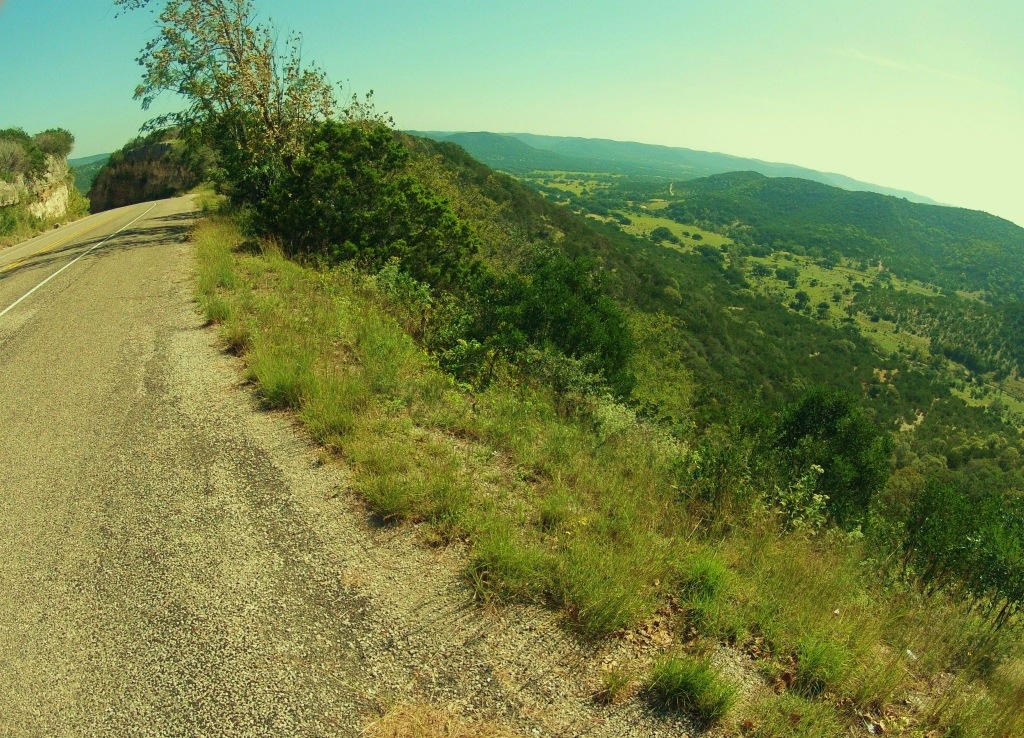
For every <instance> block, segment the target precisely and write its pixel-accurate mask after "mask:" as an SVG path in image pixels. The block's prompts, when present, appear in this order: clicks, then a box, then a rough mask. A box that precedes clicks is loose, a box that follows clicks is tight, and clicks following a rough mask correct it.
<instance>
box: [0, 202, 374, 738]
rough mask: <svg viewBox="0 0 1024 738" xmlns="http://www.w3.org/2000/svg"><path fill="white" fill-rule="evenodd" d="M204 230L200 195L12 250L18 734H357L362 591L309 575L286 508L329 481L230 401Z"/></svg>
mask: <svg viewBox="0 0 1024 738" xmlns="http://www.w3.org/2000/svg"><path fill="white" fill-rule="evenodd" d="M192 217H193V215H192V204H191V201H190V200H187V199H177V200H170V201H162V202H159V203H157V204H155V205H152V204H146V205H137V206H133V207H129V208H124V209H121V210H118V211H113V212H110V213H103V214H100V215H96V216H91V217H89V218H87V219H85V220H83V221H81V222H79V223H76V224H74V225H72V226H70V227H68V228H65V229H60V230H58V231H55V232H52V233H49V234H47V235H45V236H42V237H40V238H37V239H34V240H32V241H31V242H28V243H26V244H23V245H20V246H17V247H13V248H11V249H8V250H5V251H3V252H0V312H2V313H3V315H2V317H0V453H2V456H0V735H3V736H19V737H20V736H40V737H43V736H46V737H52V736H128V735H175V736H179V735H180V736H198V735H326V734H331V732H332V725H334V726H343V725H344V724H346V723H351V722H352V718H351V717H347V716H346V713H348V712H350V711H351V708H352V706H353V704H354V703H353V702H352V699H348V700H347V701H346V700H341V699H340V696H342V695H346V694H349V693H350V692H351V690H348V689H347V688H346V687H345V686H344V685H343V684H341V683H340V682H339V680H344V677H345V671H346V669H345V667H346V665H347V664H348V663H349V661H350V660H351V658H352V653H351V649H350V648H349V647H348V646H346V645H345V644H346V642H347V640H348V639H342V638H339V637H338V633H337V630H338V622H339V617H340V616H342V615H343V614H344V613H345V612H346V610H347V609H351V608H350V607H349V606H348V605H347V604H345V603H342V604H341V605H339V606H338V607H336V608H332V609H333V611H330V612H329V611H328V610H326V609H325V607H324V605H326V604H327V602H328V601H329V598H330V596H331V594H332V593H333V594H337V592H338V588H339V587H340V586H342V585H340V584H339V583H338V581H337V580H335V581H334V582H333V583H331V582H329V583H326V584H324V583H323V582H322V579H321V576H319V574H317V575H316V576H313V575H311V573H310V572H309V571H307V569H308V566H309V563H308V562H309V561H312V560H313V559H314V558H315V556H314V554H313V553H311V552H310V550H309V549H311V547H313V546H315V544H314V543H312V542H311V541H310V538H309V533H308V532H307V531H306V530H305V528H304V527H298V528H296V529H294V530H293V529H291V528H290V527H289V526H290V525H291V524H292V523H293V522H294V521H293V520H292V518H291V517H290V516H289V514H288V513H289V506H288V502H287V497H286V496H283V494H282V493H284V492H286V491H287V490H289V489H290V488H291V487H292V486H293V485H295V484H299V485H301V484H304V483H308V482H309V479H308V478H306V479H303V478H302V473H303V472H302V469H301V467H305V468H308V469H311V470H312V469H313V467H312V465H311V464H309V463H308V461H309V459H308V450H306V449H304V448H301V445H300V447H299V448H298V449H295V448H293V449H290V450H289V455H290V456H292V457H294V458H297V459H299V460H302V459H305V460H306V462H307V463H305V464H300V465H299V466H300V469H299V477H298V478H297V479H286V478H285V475H286V473H287V472H286V471H285V470H286V469H288V468H292V467H294V464H293V463H291V462H287V463H286V464H285V466H280V465H276V464H275V462H274V460H273V459H274V455H275V454H274V452H273V451H268V450H267V449H266V448H265V447H264V446H267V445H271V446H272V445H274V444H276V445H277V446H278V447H280V446H281V445H282V444H285V445H287V444H288V443H289V440H288V439H287V438H285V439H284V440H283V441H282V440H281V439H268V438H267V437H266V434H265V433H264V434H262V435H261V432H260V431H258V430H257V431H254V430H253V429H252V428H251V427H247V425H246V412H247V410H251V409H247V408H245V407H241V406H239V405H238V404H237V402H233V401H232V400H231V399H230V398H225V397H224V394H225V388H230V387H231V385H232V384H234V383H235V380H234V378H232V377H231V376H230V374H224V373H223V372H221V373H220V374H218V373H217V372H216V371H212V370H211V367H214V362H215V359H216V353H215V352H212V351H211V349H210V346H209V343H210V342H209V335H208V334H207V333H204V332H203V331H201V330H200V328H201V321H200V320H199V317H198V315H197V313H196V311H195V307H194V305H192V303H191V300H190V296H191V290H192V287H191V278H190V272H189V269H190V264H189V250H188V247H187V245H185V244H184V240H185V236H186V233H187V227H188V224H189V223H190V221H191V219H192ZM65 267H66V268H65ZM60 270H63V271H60ZM55 274H56V276H52V275H55ZM51 277H52V278H51ZM47 279H49V281H48V282H45V284H43V286H42V287H40V288H38V289H36V290H35V291H34V292H32V290H33V289H35V288H36V287H37V286H38V285H39V284H41V283H43V282H44V281H45V280H47ZM25 295H28V297H25ZM22 298H24V299H22ZM19 300H20V302H19ZM12 306H13V307H12ZM200 355H201V356H200ZM211 356H213V357H214V360H213V361H210V360H209V359H210V357H211ZM222 368H223V367H222ZM232 414H237V417H233V416H232ZM250 414H251V412H250ZM293 443H294V442H293ZM306 476H307V477H308V475H306ZM321 481H322V482H324V483H326V482H328V481H329V480H321ZM314 486H315V485H314ZM302 548H305V549H307V551H306V552H305V553H300V549H302ZM325 571H326V572H330V573H331V574H336V571H335V570H334V569H333V568H332V567H330V566H327V567H325ZM314 588H315V589H314ZM300 662H301V663H302V665H303V666H302V668H301V669H299V668H297V666H296V665H297V664H298V663H300ZM325 700H329V701H330V703H329V704H325ZM346 705H347V707H346Z"/></svg>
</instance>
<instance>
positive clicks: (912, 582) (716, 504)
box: [200, 124, 1024, 736]
mask: <svg viewBox="0 0 1024 738" xmlns="http://www.w3.org/2000/svg"><path fill="white" fill-rule="evenodd" d="M308 145H309V150H310V151H311V152H313V153H311V154H310V155H308V156H306V157H303V158H300V159H298V160H296V161H295V162H293V170H294V171H293V172H292V173H290V174H285V175H283V179H282V180H281V181H279V182H278V183H277V184H276V185H275V189H274V190H273V191H272V192H271V193H270V194H269V195H268V196H267V199H266V201H265V203H264V204H263V206H262V207H261V209H260V210H252V211H249V212H248V214H247V215H246V216H245V217H246V220H247V222H249V223H250V224H251V225H250V227H253V226H254V230H255V231H256V232H257V233H261V234H263V235H264V236H266V237H267V238H269V239H270V240H269V241H268V245H267V247H266V248H265V250H264V251H263V253H262V254H261V253H258V250H254V249H253V248H252V247H251V246H250V247H247V248H245V249H238V248H235V250H232V245H231V244H238V243H239V242H240V241H241V240H242V238H243V235H242V234H241V233H238V231H237V227H235V226H234V225H232V224H231V223H229V222H220V223H219V224H217V225H216V226H215V230H214V231H213V232H214V233H216V234H222V235H221V236H218V238H219V239H220V240H218V239H216V238H215V239H213V240H210V241H204V242H203V243H204V245H203V246H202V249H203V250H202V251H201V255H200V259H201V276H200V299H201V301H202V303H203V305H204V308H205V310H206V312H207V315H208V316H209V317H210V319H211V320H213V321H215V322H217V323H219V324H220V325H221V326H222V335H223V336H224V340H225V341H226V343H227V344H228V345H229V346H231V347H232V349H233V350H235V351H238V352H239V353H240V354H241V355H242V356H243V357H244V360H245V362H246V366H247V367H248V370H247V371H248V374H247V376H248V377H249V379H251V380H252V381H253V382H254V383H255V385H256V387H257V388H258V389H257V391H258V392H259V393H260V397H261V398H262V399H263V401H264V402H265V403H266V405H267V406H268V407H273V408H284V409H292V410H294V411H295V412H296V414H297V415H296V416H297V418H298V419H299V420H300V421H301V422H302V423H304V424H305V426H306V427H307V429H308V431H309V432H310V434H311V435H312V436H313V438H314V439H316V440H317V441H318V442H320V443H323V444H324V445H325V446H326V448H328V449H332V450H333V451H334V452H335V453H336V454H337V456H338V458H340V459H343V460H344V463H345V464H347V465H350V469H351V472H350V473H351V474H352V480H353V481H352V484H353V486H354V487H355V489H357V490H359V491H360V493H361V494H362V495H363V497H364V499H366V501H367V504H368V505H369V506H370V508H371V510H372V511H373V512H374V513H375V514H376V515H377V516H378V517H379V518H380V519H381V520H382V521H384V522H385V524H389V525H402V524H405V525H413V526H416V527H417V528H418V529H422V530H424V531H425V532H424V535H425V536H427V537H428V538H429V539H430V540H432V541H437V542H440V543H442V544H443V543H444V542H448V541H453V540H456V541H464V542H466V543H467V545H468V548H469V552H468V557H469V560H468V562H467V565H466V566H467V569H466V572H467V574H466V576H467V578H468V579H469V581H471V582H472V586H473V587H474V589H475V590H476V591H477V592H478V596H479V597H480V599H481V600H483V601H485V602H489V603H494V604H497V605H500V604H501V603H504V602H509V601H512V602H528V603H540V604H543V605H545V606H547V607H549V608H551V609H553V610H554V611H555V612H557V613H560V615H561V617H562V618H564V621H565V623H566V627H568V628H569V629H570V630H572V631H574V632H576V633H579V634H580V636H581V637H582V638H586V639H594V642H595V643H598V644H607V643H615V644H617V645H616V649H617V651H616V663H617V664H619V666H617V667H615V668H612V669H605V668H603V667H599V666H597V665H595V664H587V665H582V666H581V667H580V670H581V672H585V671H586V670H588V669H590V670H596V672H597V673H598V674H600V675H601V676H600V677H599V679H600V683H601V684H603V685H605V686H603V687H601V692H604V693H606V694H608V695H609V697H608V700H609V701H610V702H612V703H613V706H612V707H610V708H609V710H615V707H614V703H615V702H616V701H617V700H626V701H628V700H629V699H630V697H628V696H624V695H630V694H632V695H637V696H638V697H639V698H641V699H642V700H644V701H647V702H650V703H653V704H654V705H655V706H657V705H661V706H663V707H664V706H665V705H666V704H668V705H673V704H675V703H673V702H672V700H673V699H675V697H674V696H673V695H675V694H676V693H675V691H674V690H675V689H677V688H679V689H684V688H683V687H678V685H677V686H675V687H673V686H672V684H673V681H672V680H673V679H674V678H675V677H674V676H673V675H676V674H678V673H680V672H684V673H698V674H700V675H701V676H700V679H701V680H702V682H701V683H702V685H703V686H702V687H701V689H706V690H708V691H709V692H711V693H714V694H720V695H722V699H721V702H720V703H716V704H719V706H718V707H715V708H714V709H710V708H709V709H708V711H707V712H706V713H704V712H698V713H696V715H697V717H698V719H701V720H705V721H708V722H718V721H723V722H724V726H725V727H724V729H725V730H726V731H728V730H733V731H734V732H735V731H739V733H740V734H747V735H760V736H786V735H794V736H795V735H822V736H838V735H842V734H844V731H845V730H847V729H849V728H851V727H857V728H858V729H859V728H860V727H861V726H862V725H863V724H864V720H873V721H881V720H886V721H888V720H893V719H896V718H895V717H893V716H896V717H898V718H899V719H901V720H904V721H905V722H904V723H903V724H904V725H906V726H907V727H908V729H911V730H917V731H918V732H920V733H926V732H927V731H928V730H932V729H935V730H939V731H940V732H939V733H938V734H939V735H942V734H948V731H949V730H959V729H960V728H957V727H956V726H975V727H976V726H983V727H981V728H979V730H980V732H979V733H978V734H979V735H981V734H986V732H985V731H990V732H991V734H993V735H1011V734H1012V732H1006V731H1007V730H1009V731H1013V730H1016V728H1017V727H1019V720H1018V717H1017V712H1016V710H1015V705H1016V704H1017V701H1018V696H1019V689H1018V687H1017V686H1015V685H1017V682H1016V681H1014V680H1015V679H1016V678H1017V677H1016V676H1015V675H1016V674H1017V673H1018V672H1017V671H1014V670H1015V669H1017V668H1018V667H1017V666H1014V665H1015V664H1017V663H1018V662H1017V661H1016V659H1018V658H1019V652H1018V648H1017V646H1016V645H1014V644H1016V643H1018V640H1019V639H1018V638H1017V636H1018V635H1019V618H1017V616H1016V614H1015V613H1017V610H1018V606H1019V602H1020V598H1021V595H1022V593H1021V592H1019V591H1018V590H1017V589H1015V586H1016V585H1015V584H1014V582H1016V581H1017V579H1016V577H1017V576H1018V574H1019V572H1020V571H1021V566H1022V565H1024V561H1021V558H1020V556H1019V554H1018V553H1016V552H1018V551H1019V548H1017V547H1018V546H1019V544H1020V542H1021V539H1022V536H1024V525H1022V524H1021V523H1022V520H1024V518H1022V515H1024V510H1022V509H1021V505H1020V497H1019V490H1020V489H1021V488H1022V487H1024V478H1022V475H1021V466H1020V459H1021V458H1022V451H1024V448H1022V443H1021V437H1020V434H1019V432H1018V431H1017V430H1016V429H1015V428H1014V427H1013V426H1012V425H1011V424H1009V423H1007V422H1005V420H1004V418H1003V417H1002V416H1001V415H1000V414H999V413H997V412H993V411H992V409H991V408H989V407H987V406H985V405H983V404H979V403H974V402H971V401H969V399H970V398H969V397H968V398H966V399H965V397H963V396H961V395H960V394H958V392H957V391H956V390H957V388H956V387H955V386H954V385H953V384H952V382H951V376H952V375H951V374H950V372H949V370H948V369H947V366H946V365H945V364H944V363H942V362H941V361H929V360H927V358H926V357H921V356H918V357H917V358H916V359H915V358H913V357H912V356H910V355H909V352H908V354H907V355H904V354H902V353H901V352H899V351H893V350H892V349H891V348H886V347H885V346H883V345H882V344H880V343H879V341H878V340H877V336H875V335H874V334H872V333H870V329H869V328H868V327H867V325H864V326H862V325H861V323H859V322H858V321H857V320H851V321H847V320H846V319H845V318H844V317H843V316H842V315H841V314H836V313H837V312H838V307H839V306H842V307H843V308H844V309H845V308H846V307H851V308H852V309H854V312H855V313H856V312H857V308H855V306H857V300H858V299H859V298H861V296H862V295H864V294H874V292H872V291H871V290H874V289H875V288H877V289H878V290H882V289H894V290H895V289H900V290H902V289H907V290H909V289H910V288H912V287H913V288H914V289H918V290H919V292H918V293H919V294H922V295H925V294H928V295H937V294H939V293H937V292H934V291H933V292H927V291H926V289H925V288H924V287H918V286H915V285H911V284H909V283H907V284H904V283H902V282H900V281H898V279H897V278H893V279H894V280H896V281H894V282H892V284H891V285H889V286H883V285H881V284H875V282H872V283H871V284H866V283H865V284H862V285H861V286H862V287H864V288H865V290H866V291H862V290H855V289H853V284H854V283H853V281H852V280H853V279H856V278H857V277H861V278H863V279H867V277H866V276H861V275H862V274H864V275H866V274H868V272H867V271H866V270H865V271H864V272H863V273H862V272H861V271H858V270H857V267H856V265H853V264H850V265H845V264H843V265H840V264H837V265H835V266H834V267H828V268H827V270H826V268H825V267H819V268H820V269H821V271H819V272H814V273H813V274H809V273H808V272H810V270H811V268H812V266H814V265H815V262H814V260H813V259H812V258H811V257H809V256H806V255H803V256H801V255H798V254H794V253H791V252H782V251H772V250H769V251H767V252H765V254H764V255H757V253H755V252H756V251H757V244H756V243H753V245H752V246H749V247H748V246H746V245H744V244H742V243H739V242H737V241H736V240H735V239H733V238H732V236H730V235H728V234H726V233H718V232H716V231H715V230H712V229H710V225H711V224H708V223H704V224H701V225H697V224H689V225H683V224H680V223H678V222H676V221H673V220H671V219H669V218H665V217H662V215H660V214H659V213H660V211H663V210H667V209H668V207H669V206H670V204H671V203H670V201H669V200H668V199H657V198H654V199H646V200H643V201H636V200H626V199H624V198H623V199H622V200H621V207H622V209H621V210H619V211H613V213H612V215H607V216H605V215H602V216H599V217H593V216H594V215H595V213H593V212H588V211H587V205H588V204H591V205H593V206H594V208H601V207H604V206H605V205H606V204H607V203H608V202H610V201H612V200H614V199H615V197H616V196H619V197H621V193H622V192H623V191H628V192H631V193H635V192H638V191H641V190H643V189H644V188H645V187H647V186H648V185H647V184H644V183H642V182H641V183H636V182H628V181H625V180H622V179H621V178H616V177H607V178H602V177H598V178H596V179H593V180H586V181H583V180H580V181H574V182H571V181H569V180H567V179H564V178H563V179H562V180H558V181H557V183H558V184H560V187H561V188H560V187H556V186H554V185H543V186H542V185H538V184H536V183H534V186H536V187H538V188H542V191H543V192H544V193H545V194H546V195H548V196H547V197H545V196H542V195H540V194H538V193H537V192H534V191H531V189H529V188H528V187H527V186H526V185H524V184H523V183H520V182H517V181H516V180H514V179H512V178H511V177H509V176H506V175H503V174H500V173H497V172H494V171H493V170H491V169H490V168H488V167H487V166H485V165H483V164H481V163H479V162H477V161H475V160H474V159H473V158H472V157H470V156H469V155H468V154H467V153H466V152H465V151H464V150H463V149H462V148H460V147H458V146H456V145H455V144H453V143H450V142H436V141H431V140H426V139H417V138H410V137H403V136H398V137H396V138H391V134H390V133H388V132H387V131H384V130H381V129H380V128H375V127H373V126H369V125H365V126H350V127H349V126H344V125H335V124H326V125H325V126H324V127H323V128H322V129H319V130H318V131H317V132H315V133H314V134H312V135H311V139H310V141H309V144H308ZM368 151H372V152H374V154H373V156H368V155H367V153H366V152H368ZM512 153H515V150H514V149H513V150H512ZM338 163H344V166H343V167H342V166H338ZM583 176H586V175H583ZM353 182H360V183H362V184H361V186H360V187H353V186H352V184H353ZM720 184H721V183H720ZM616 186H617V187H618V188H619V189H618V190H617V189H616ZM576 190H578V191H579V193H580V194H578V195H573V196H572V197H567V198H561V199H559V198H555V197H554V195H553V194H551V193H563V194H564V193H569V192H572V191H576ZM617 193H618V194H617ZM663 194H669V193H663ZM692 197H693V194H692V193H687V194H686V195H685V196H683V195H680V198H692ZM691 201H692V200H691V199H680V200H677V201H676V202H684V203H686V202H691ZM575 209H578V210H580V211H581V212H580V213H577V212H573V210H575ZM587 216H589V217H587ZM655 224H657V227H656V228H655V227H654V225H655ZM705 226H708V227H705ZM731 227H738V226H735V224H733V226H731ZM658 229H664V230H663V231H662V232H656V231H657V230H658ZM740 232H741V233H742V232H743V229H740ZM224 234H226V235H224ZM666 234H667V235H666ZM773 260H775V261H773ZM769 264H773V265H774V269H775V270H777V271H778V272H779V273H781V275H782V276H781V277H780V276H778V275H777V274H776V271H770V270H768V265H769ZM792 264H799V265H800V266H799V267H794V266H791V265H792ZM327 266H331V267H332V268H330V269H325V268H324V267H327ZM439 267H441V268H439ZM759 267H761V268H759ZM801 269H802V270H804V271H801ZM790 270H795V271H796V272H797V273H796V274H792V273H791V272H790ZM840 270H843V271H841V272H840ZM832 272H835V274H833V273H832ZM854 274H856V275H857V277H854V276H853V275H854ZM876 275H877V270H876ZM848 276H849V277H850V278H851V281H850V282H847V281H846V279H847V277H848ZM833 278H836V280H837V281H835V282H834V283H833V282H827V284H826V283H825V281H826V280H831V279H833ZM840 280H841V281H840ZM876 281H877V280H876ZM791 282H792V285H793V286H791V285H790V283H791ZM812 282H813V283H814V284H813V286H812ZM776 283H780V284H781V286H779V284H776ZM833 284H835V285H837V286H841V285H844V284H846V285H850V287H849V289H848V292H849V294H844V293H843V291H842V290H841V289H840V291H839V295H840V302H839V303H831V304H834V305H836V306H837V307H830V304H826V310H825V311H824V312H822V311H821V310H818V311H817V312H815V310H814V308H815V307H816V306H815V305H814V303H813V301H812V300H811V299H810V298H806V299H801V298H798V297H797V295H798V294H799V293H800V292H802V291H804V290H810V291H812V292H815V294H818V292H819V291H824V292H823V294H825V295H826V297H828V296H830V295H831V294H832V290H833V289H835V288H834V287H833ZM918 293H915V294H918ZM979 304H981V303H979ZM805 307H809V308H811V309H809V310H805ZM858 314H859V313H858ZM868 325H872V324H870V323H869V322H868ZM823 387H827V388H828V389H823ZM951 537H952V538H953V539H954V540H955V541H959V543H956V544H955V545H952V546H951V543H950V538H951ZM954 552H955V553H954ZM837 612H838V613H839V614H838V615H837ZM908 649H909V651H908ZM908 652H909V653H912V654H914V661H910V660H909V657H906V656H904V654H906V653H908ZM879 654H887V656H886V657H885V658H883V659H879V656H878V655H879ZM723 659H736V661H734V662H730V663H743V664H745V665H746V666H737V667H735V668H729V669H723V668H722V664H723V663H724V662H723ZM988 659H992V660H993V661H990V662H989V663H997V662H998V663H1006V664H1010V665H1011V666H1008V667H1007V669H1008V670H1007V671H1004V670H1003V669H1002V668H1001V667H1000V669H997V670H996V671H994V672H985V671H984V670H985V668H986V667H984V666H983V665H982V661H983V660H988ZM964 663H969V664H971V666H969V667H965V666H963V664H964ZM982 672H984V673H985V674H986V675H984V676H981V675H980V674H981V673H982ZM943 674H956V675H957V676H956V679H957V681H956V682H954V683H953V684H955V686H948V687H943V686H939V685H941V684H950V683H949V682H948V681H943V679H945V677H944V676H941V675H943ZM787 675H788V676H787ZM741 683H742V684H743V685H744V686H743V689H745V690H750V692H749V693H748V696H746V697H744V698H743V699H739V700H738V699H737V698H736V692H735V690H736V689H737V686H736V685H737V684H741ZM773 684H774V685H775V686H774V689H773V688H770V687H771V685H773ZM690 688H691V687H685V689H690ZM1014 690H1017V691H1014ZM982 694H984V695H985V696H984V697H982V696H980V695H982ZM602 699H604V698H602ZM977 700H992V701H991V702H985V703H984V704H986V705H990V709H989V710H988V711H987V712H984V713H981V712H978V711H977V707H976V706H977V705H979V704H982V703H981V702H979V701H977ZM677 709H679V708H678V705H676V706H675V707H672V708H671V710H670V711H674V710H677ZM972 710H973V711H972ZM684 711H686V712H689V713H690V714H691V715H693V714H694V713H693V711H692V708H690V709H686V710H684ZM794 715H795V716H796V717H795V718H794V717H793V716H794ZM864 715H867V716H869V717H868V718H865V717H863V716H864ZM982 715H984V717H982ZM883 716H884V717H883ZM794 721H795V722H794ZM796 724H799V725H800V726H801V727H800V730H799V731H796V732H794V731H793V730H792V729H791V728H792V726H793V725H796ZM879 724H880V723H879ZM744 725H746V726H748V727H747V728H744V727H742V726H744ZM975 727H971V728H970V729H971V730H974V729H975ZM990 729H991V730H990ZM965 730H966V728H965ZM1000 731H1001V732H1000Z"/></svg>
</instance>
